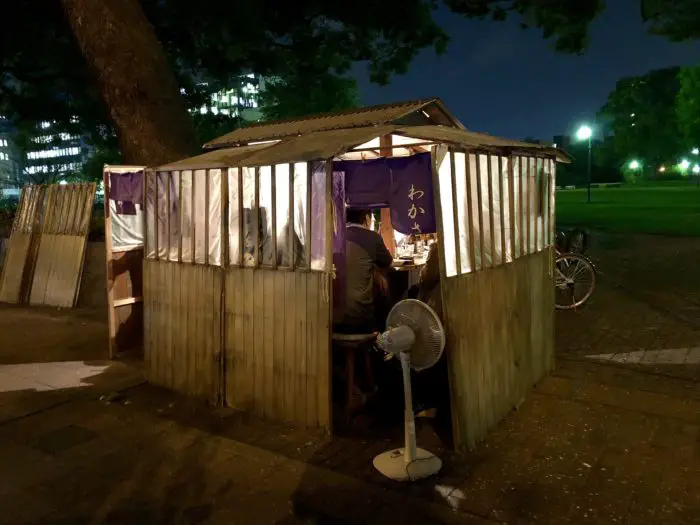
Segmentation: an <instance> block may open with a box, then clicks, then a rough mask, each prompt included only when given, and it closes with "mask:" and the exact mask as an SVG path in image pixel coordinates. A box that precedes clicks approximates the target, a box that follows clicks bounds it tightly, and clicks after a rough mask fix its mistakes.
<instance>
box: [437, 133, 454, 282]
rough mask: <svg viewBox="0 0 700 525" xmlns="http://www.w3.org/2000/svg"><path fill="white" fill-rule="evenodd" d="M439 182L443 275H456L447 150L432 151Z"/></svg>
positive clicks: (450, 168)
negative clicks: (443, 258)
mask: <svg viewBox="0 0 700 525" xmlns="http://www.w3.org/2000/svg"><path fill="white" fill-rule="evenodd" d="M434 152H435V153H434V154H435V157H436V165H437V172H438V180H439V188H438V189H439V192H440V207H441V208H442V237H443V239H442V241H443V247H444V251H445V275H446V276H447V277H454V276H455V275H457V251H456V248H455V244H456V243H455V223H454V204H453V202H452V162H451V160H450V155H448V154H447V148H446V147H444V146H438V147H437V148H435V150H434Z"/></svg>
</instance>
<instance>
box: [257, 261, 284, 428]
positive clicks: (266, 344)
mask: <svg viewBox="0 0 700 525" xmlns="http://www.w3.org/2000/svg"><path fill="white" fill-rule="evenodd" d="M257 272H258V273H259V274H260V275H261V276H262V283H263V288H262V290H260V291H259V293H262V294H263V295H264V298H263V304H264V311H263V333H262V337H263V341H262V343H263V349H264V352H265V358H264V359H265V373H264V375H263V381H264V383H265V385H264V388H263V389H264V396H265V398H264V399H265V402H264V407H265V416H266V417H268V418H272V419H276V418H278V417H280V414H279V413H278V412H277V409H278V407H279V405H278V403H277V391H278V388H277V384H276V383H277V381H276V379H277V378H276V377H275V348H274V344H275V341H274V338H273V336H272V334H273V333H274V332H275V331H276V330H277V328H276V326H275V318H274V314H275V310H276V308H275V303H276V302H277V301H276V300H275V271H274V270H266V269H265V270H257Z"/></svg>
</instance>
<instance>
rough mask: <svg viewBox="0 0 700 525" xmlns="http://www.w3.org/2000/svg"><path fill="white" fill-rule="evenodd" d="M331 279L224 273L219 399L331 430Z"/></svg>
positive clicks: (246, 270)
mask: <svg viewBox="0 0 700 525" xmlns="http://www.w3.org/2000/svg"><path fill="white" fill-rule="evenodd" d="M329 290H330V276H329V274H327V273H324V272H308V271H306V272H304V271H295V272H293V271H282V270H272V269H250V268H229V269H228V270H227V271H226V299H225V305H226V311H225V332H226V341H225V343H226V361H225V371H226V372H225V388H226V397H225V399H226V403H227V404H228V405H230V406H233V407H237V408H241V409H245V410H249V411H251V412H254V413H256V414H258V415H260V416H262V417H265V418H268V419H273V420H278V421H287V422H290V423H295V424H298V425H302V426H309V427H315V426H321V427H325V428H327V429H330V427H331V406H330V402H331V399H330V391H331V390H330V381H331V376H330V373H331V364H330V349H329V340H330V336H331V333H330V330H331V327H330V297H329Z"/></svg>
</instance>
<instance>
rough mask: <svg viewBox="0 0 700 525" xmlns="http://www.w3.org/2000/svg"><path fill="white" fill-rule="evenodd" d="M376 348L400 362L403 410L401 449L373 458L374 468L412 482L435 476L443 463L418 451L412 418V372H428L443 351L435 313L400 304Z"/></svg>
mask: <svg viewBox="0 0 700 525" xmlns="http://www.w3.org/2000/svg"><path fill="white" fill-rule="evenodd" d="M377 344H378V346H379V347H380V348H381V349H382V350H384V351H385V352H388V353H390V354H393V355H397V356H398V357H399V359H400V361H401V370H402V372H403V392H404V403H405V405H406V408H405V418H404V423H405V427H406V428H405V443H404V448H399V449H394V450H388V451H386V452H383V453H381V454H379V455H378V456H377V457H375V458H374V462H373V463H374V467H375V468H376V469H377V470H378V471H379V472H380V473H381V474H383V475H384V476H386V477H387V478H390V479H393V480H396V481H414V480H417V479H422V478H426V477H428V476H432V475H433V474H437V473H438V471H439V470H440V468H441V467H442V461H440V458H439V457H437V456H436V455H434V454H432V453H430V452H428V451H427V450H424V449H422V448H417V446H416V424H415V420H414V417H413V399H412V394H411V368H413V369H414V370H416V371H421V370H425V369H426V368H430V367H431V366H433V365H434V364H435V363H437V361H438V359H440V356H441V355H442V351H443V350H444V348H445V330H444V328H443V326H442V323H441V322H440V318H439V317H438V316H437V314H436V313H435V311H434V310H433V309H432V308H430V307H429V306H428V305H426V304H425V303H423V302H421V301H418V300H416V299H405V300H403V301H400V302H398V303H397V304H396V306H394V307H393V308H392V309H391V312H389V317H388V318H387V331H386V332H384V333H382V334H380V335H379V337H378V338H377Z"/></svg>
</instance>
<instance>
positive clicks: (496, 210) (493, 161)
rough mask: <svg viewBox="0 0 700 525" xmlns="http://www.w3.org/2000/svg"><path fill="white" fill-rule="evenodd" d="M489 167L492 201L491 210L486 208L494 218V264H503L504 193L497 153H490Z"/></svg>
mask: <svg viewBox="0 0 700 525" xmlns="http://www.w3.org/2000/svg"><path fill="white" fill-rule="evenodd" d="M489 167H490V168H491V171H490V173H489V180H490V182H491V202H490V204H489V206H490V208H491V209H490V210H486V212H487V213H489V212H490V213H491V217H492V220H493V223H492V228H493V237H492V239H493V252H492V253H493V265H494V266H499V265H501V264H503V262H504V260H503V253H501V252H502V251H503V228H502V223H501V220H502V217H501V214H502V201H501V199H502V195H501V176H500V171H499V168H498V157H497V156H495V155H489Z"/></svg>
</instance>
